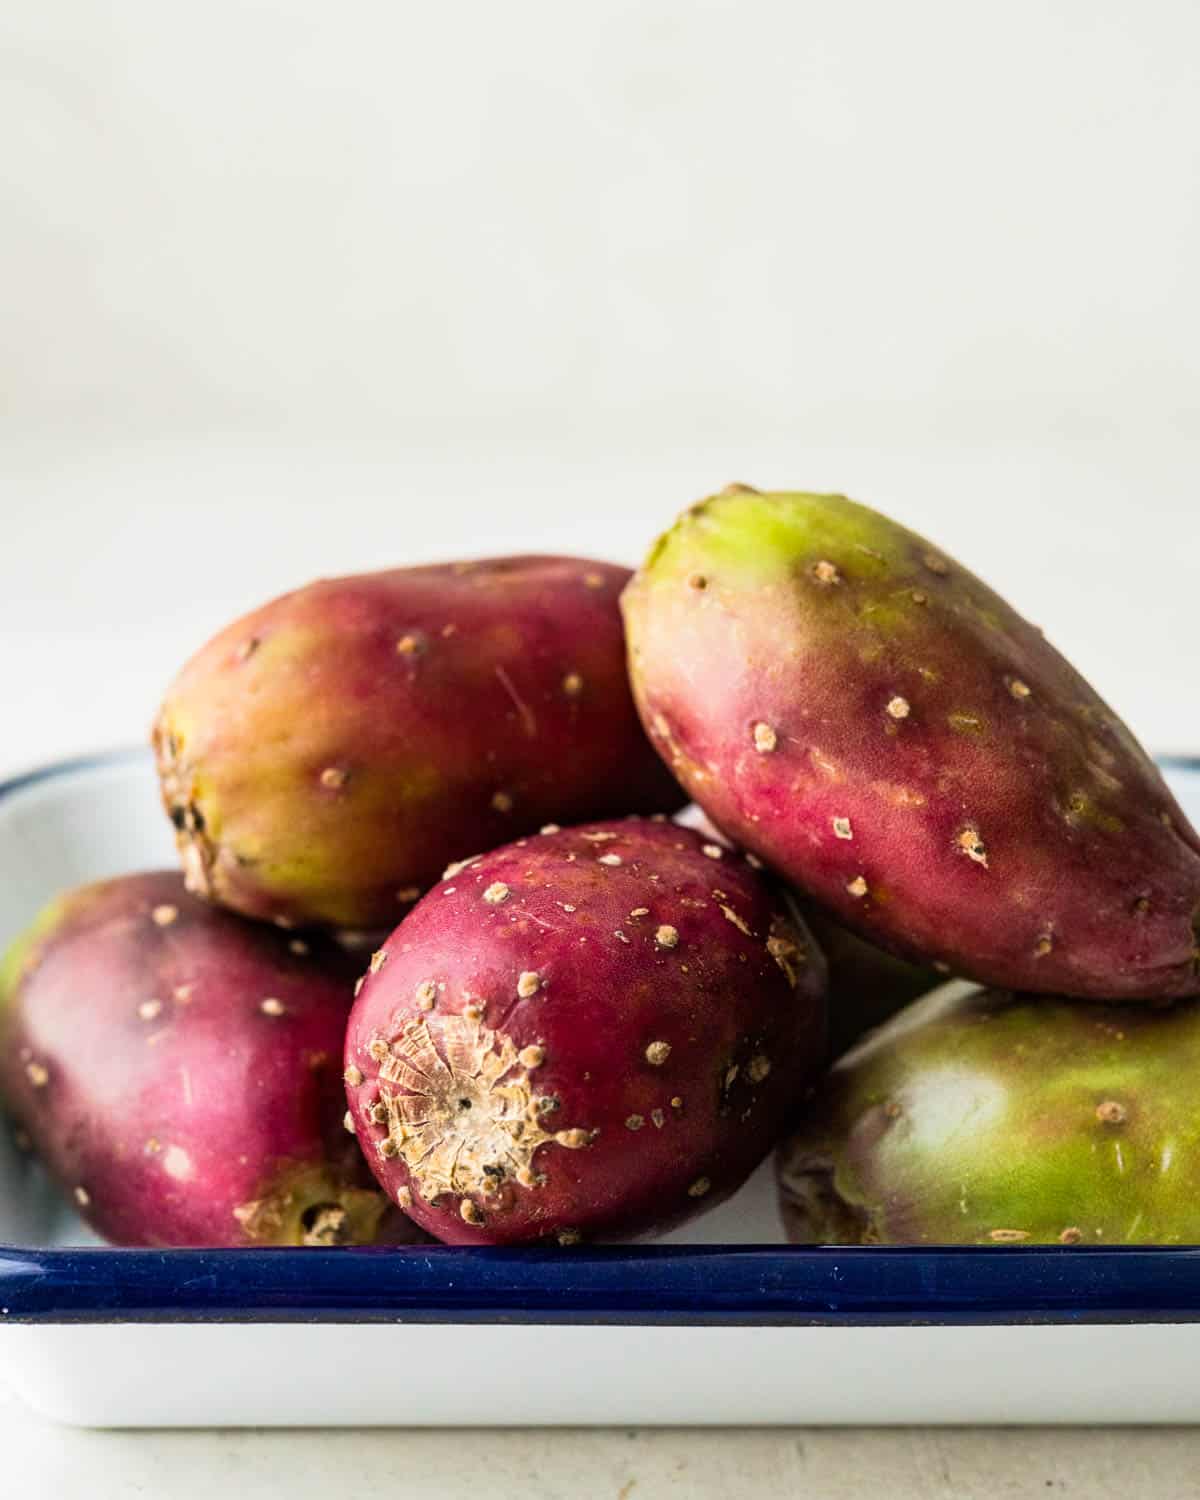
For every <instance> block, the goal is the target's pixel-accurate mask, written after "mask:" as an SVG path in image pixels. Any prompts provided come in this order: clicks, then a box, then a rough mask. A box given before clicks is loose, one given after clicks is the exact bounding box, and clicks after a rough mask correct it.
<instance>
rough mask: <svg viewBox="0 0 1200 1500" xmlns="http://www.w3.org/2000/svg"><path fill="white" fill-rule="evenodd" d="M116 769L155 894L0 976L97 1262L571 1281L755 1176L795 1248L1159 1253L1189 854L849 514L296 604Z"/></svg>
mask: <svg viewBox="0 0 1200 1500" xmlns="http://www.w3.org/2000/svg"><path fill="white" fill-rule="evenodd" d="M154 744H155V749H156V753H157V758H158V766H159V773H160V778H161V784H162V792H163V800H164V805H165V808H166V811H167V814H168V815H169V816H170V818H171V820H172V822H173V824H174V827H175V830H176V838H177V842H178V847H179V851H180V855H181V860H182V866H183V872H182V875H180V874H177V873H174V872H156V873H150V874H144V875H137V876H131V877H126V878H122V879H116V880H110V881H107V882H104V883H102V884H99V885H93V886H89V887H86V888H84V889H81V890H77V891H73V892H70V893H68V894H66V895H64V896H62V897H61V898H60V899H59V900H57V901H56V902H54V903H53V904H52V905H51V906H50V907H49V909H48V910H47V911H45V912H44V913H43V914H42V916H41V917H40V918H39V919H38V921H37V922H36V924H35V925H34V927H33V928H32V929H31V930H30V931H29V932H28V933H26V934H25V935H24V936H23V937H22V938H21V939H20V940H19V941H18V942H17V943H16V944H15V946H14V947H13V948H12V949H11V950H10V951H9V953H8V955H7V957H6V959H5V960H4V966H3V969H2V970H0V1091H2V1092H3V1097H4V1101H5V1105H6V1107H7V1109H8V1111H9V1112H10V1113H11V1115H12V1116H13V1117H14V1119H15V1123H16V1128H17V1130H18V1132H19V1133H20V1134H21V1135H22V1136H23V1137H24V1138H25V1139H27V1140H28V1142H29V1143H30V1144H31V1146H32V1147H33V1148H34V1149H35V1150H36V1151H37V1152H38V1153H39V1154H40V1156H41V1157H42V1159H43V1161H44V1162H45V1163H46V1165H47V1167H48V1168H49V1170H50V1172H51V1173H52V1174H53V1175H54V1177H55V1178H56V1179H57V1180H58V1181H59V1182H60V1183H61V1184H62V1185H63V1187H64V1189H65V1190H66V1191H67V1192H68V1193H69V1194H71V1195H72V1197H73V1198H74V1201H75V1202H76V1204H77V1205H78V1207H79V1210H80V1212H81V1214H82V1215H83V1217H84V1218H85V1219H86V1220H87V1221H88V1222H89V1223H90V1224H91V1225H92V1226H93V1227H94V1228H95V1229H96V1230H97V1231H98V1232H99V1233H100V1234H102V1235H104V1236H106V1237H107V1238H108V1239H109V1240H111V1241H113V1242H115V1243H118V1244H124V1245H156V1246H167V1245H214V1246H215V1245H224V1246H238V1245H279V1244H289V1245H292V1244H310V1245H345V1244H363V1243H389V1244H400V1243H404V1242H405V1241H413V1240H419V1239H423V1238H424V1237H426V1236H433V1237H435V1238H437V1239H439V1240H443V1241H446V1242H449V1243H454V1244H530V1243H549V1244H559V1245H563V1246H570V1245H574V1244H578V1243H580V1242H585V1243H586V1242H592V1243H594V1242H597V1241H611V1240H620V1239H626V1238H630V1237H633V1236H638V1235H647V1234H653V1233H658V1232H662V1231H663V1230H665V1229H668V1228H671V1227H673V1226H676V1225H678V1224H680V1223H681V1222H682V1221H684V1220H685V1219H688V1218H690V1217H691V1216H693V1215H695V1214H698V1213H700V1212H703V1211H704V1210H705V1209H707V1208H709V1207H711V1206H712V1205H713V1204H715V1203H717V1202H719V1201H720V1200H721V1199H723V1198H725V1197H727V1196H728V1195H729V1194H731V1193H732V1192H733V1191H735V1190H736V1189H737V1188H738V1187H739V1186H740V1185H741V1184H742V1183H743V1182H744V1181H745V1179H746V1178H747V1177H748V1175H749V1174H750V1173H751V1172H752V1171H753V1170H754V1168H755V1167H756V1166H757V1165H758V1164H759V1163H760V1162H761V1161H762V1160H763V1159H764V1158H765V1157H766V1156H767V1155H768V1153H769V1152H770V1151H771V1150H772V1149H774V1148H776V1147H778V1149H779V1155H778V1163H779V1181H780V1190H781V1205H782V1211H783V1216H784V1221H785V1224H786V1226H787V1229H788V1233H789V1236H790V1237H791V1238H792V1239H794V1240H796V1241H799V1242H811V1241H820V1240H825V1241H834V1242H852V1243H881V1244H895V1243H909V1242H912V1243H936V1242H942V1243H978V1244H1005V1243H1012V1242H1022V1241H1024V1242H1062V1243H1066V1244H1073V1243H1079V1242H1088V1243H1096V1242H1100V1243H1104V1244H1112V1243H1122V1242H1149V1241H1158V1242H1172V1241H1174V1242H1178V1241H1181V1240H1192V1239H1195V1240H1200V1207H1197V1206H1196V1200H1194V1199H1193V1197H1192V1188H1193V1187H1194V1186H1195V1184H1196V1182H1197V1180H1198V1172H1197V1164H1198V1155H1197V1152H1198V1148H1200V1109H1197V1108H1196V1103H1195V1101H1196V1098H1197V1093H1196V1087H1195V1085H1194V1082H1193V1074H1192V1071H1191V1070H1192V1064H1193V1061H1195V1062H1196V1064H1197V1066H1198V1068H1200V1005H1198V1003H1197V1002H1196V1001H1195V1000H1194V999H1189V998H1188V997H1193V996H1196V995H1197V994H1200V957H1198V952H1197V950H1198V947H1200V937H1198V932H1200V838H1198V837H1197V835H1196V833H1195V832H1194V831H1193V830H1192V828H1191V827H1190V826H1189V824H1188V822H1187V820H1186V818H1185V817H1184V815H1183V813H1182V812H1181V811H1180V809H1179V807H1178V806H1177V805H1176V803H1175V802H1174V800H1173V799H1172V797H1171V795H1170V793H1169V791H1168V790H1167V788H1166V786H1165V784H1164V782H1163V780H1162V778H1161V776H1160V775H1159V773H1158V771H1157V770H1156V768H1155V766H1154V765H1153V764H1152V762H1151V761H1150V759H1149V757H1148V756H1147V755H1146V753H1145V752H1144V751H1143V750H1142V749H1141V747H1140V746H1139V745H1138V743H1137V741H1136V740H1135V739H1134V738H1133V736H1132V735H1131V734H1130V732H1129V731H1128V730H1127V729H1126V728H1125V726H1124V725H1123V724H1122V723H1121V722H1120V721H1119V720H1118V719H1117V718H1116V717H1115V715H1114V714H1113V713H1112V712H1111V710H1110V709H1108V708H1107V707H1106V705H1105V704H1104V703H1103V702H1102V701H1101V700H1100V699H1099V698H1098V697H1097V695H1096V694H1095V693H1094V692H1093V691H1092V690H1091V689H1090V688H1089V687H1088V685H1087V684H1086V683H1085V682H1084V681H1083V680H1082V679H1081V678H1080V677H1079V676H1078V674H1077V673H1076V672H1075V671H1074V670H1073V669H1072V668H1071V667H1070V666H1069V665H1068V664H1067V662H1065V661H1064V660H1063V658H1062V657H1061V656H1059V655H1058V653H1057V652H1056V651H1055V650H1054V649H1053V648H1052V647H1051V646H1050V645H1048V644H1047V642H1046V641H1045V640H1044V639H1043V637H1042V635H1041V633H1040V631H1038V630H1037V629H1035V628H1034V627H1033V626H1031V625H1029V624H1027V623H1026V622H1025V621H1024V620H1023V619H1021V618H1020V616H1018V615H1017V614H1016V613H1015V612H1014V611H1013V610H1012V609H1011V608H1010V607H1009V606H1008V605H1007V604H1005V603H1004V601H1003V600H1001V599H999V598H998V597H997V596H996V595H995V594H994V593H992V592H991V591H990V590H989V589H988V588H987V587H986V586H985V585H984V584H982V583H981V582H980V581H979V580H978V579H977V578H975V577H973V576H972V575H971V574H970V573H968V572H967V571H966V570H965V569H964V568H962V567H960V566H959V565H958V564H957V563H955V562H953V561H952V560H950V559H949V558H947V557H946V556H944V555H943V554H942V553H941V552H939V551H937V550H935V549H934V548H932V547H931V546H930V545H929V544H928V543H927V542H924V541H922V540H921V538H920V537H917V536H915V535H913V534H912V533H911V532H908V531H906V530H904V529H903V528H902V527H900V526H898V525H896V524H894V523H893V522H891V521H889V520H887V519H886V518H884V517H882V516H880V515H878V514H876V513H875V512H873V511H870V510H867V509H865V508H864V507H862V506H859V505H856V504H853V503H852V502H850V501H848V500H846V499H843V498H842V497H840V496H828V495H810V494H791V493H788V494H760V493H758V492H757V491H755V490H752V489H749V488H747V487H746V486H744V485H733V486H730V487H729V488H728V489H726V490H723V491H722V492H721V493H720V494H718V495H715V496H713V497H712V498H710V499H708V500H705V501H703V502H701V503H700V504H698V505H695V506H693V507H692V508H691V509H690V510H688V511H687V512H686V513H685V514H684V515H683V516H682V517H681V518H680V520H679V521H678V523H677V524H676V525H675V527H674V528H673V529H672V530H671V531H669V532H668V533H667V534H666V535H665V536H663V537H661V538H660V539H659V540H658V542H657V543H656V544H655V545H654V547H653V549H652V550H651V552H650V555H649V557H648V558H647V560H646V562H645V564H644V565H643V567H642V568H641V570H640V571H639V572H638V573H637V574H636V575H635V576H633V577H632V578H630V577H629V575H628V574H627V573H626V572H625V571H624V570H622V569H620V568H616V567H612V566H608V565H605V564H601V563H594V562H590V561H581V560H578V559H569V558H546V557H513V558H503V559H498V560H494V561H484V562H475V563H456V564H451V565H447V566H442V567H420V568H410V569H401V570H396V571H391V572H385V573H378V574H373V575H369V576H363V577H354V578H343V579H337V580H333V581H327V582H322V583H318V584H315V585H313V586H312V587H309V588H306V589H302V590H300V591H299V592H297V593H293V594H289V595H287V596H286V597H284V598H281V599H278V600H276V601H274V602H273V603H271V604H268V605H266V606H265V607H264V608H262V609H260V610H259V611H257V612H256V613H255V614H252V615H250V616H248V617H246V618H245V619H242V620H239V621H237V622H236V623H235V624H233V625H231V626H230V627H229V628H228V629H226V630H225V631H224V632H222V633H221V634H220V635H218V636H217V637H216V638H215V639H214V640H213V641H211V642H210V643H209V644H208V645H207V646H206V647H204V649H203V650H201V651H200V652H199V654H198V655H196V656H195V657H194V658H193V659H192V660H191V661H190V662H189V663H188V664H187V665H186V666H185V667H184V668H183V670H182V672H181V673H180V675H179V676H178V678H177V679H176V681H175V683H174V684H173V686H172V687H171V689H170V690H169V692H168V695H167V698H166V701H165V703H164V705H163V707H162V709H161V711H160V713H159V716H158V718H157V721H156V724H155V729H154ZM689 800H690V801H692V802H693V803H694V804H696V809H698V810H693V811H692V812H690V813H689V814H687V815H685V817H684V818H683V820H682V821H680V820H679V819H678V817H677V815H678V814H680V812H681V810H682V809H683V807H684V804H685V803H687V802H688V801H689ZM364 969H365V973H364V972H363V970H364ZM950 977H955V978H959V979H966V980H971V981H975V982H976V985H977V986H986V988H978V987H975V988H972V987H969V986H963V985H957V986H953V987H950V988H946V984H945V982H946V980H947V979H948V978H950ZM939 987H940V988H939ZM927 991H933V993H932V994H928V995H927V996H926V998H924V999H919V998H917V997H919V996H921V995H924V994H925V993H926V992H927ZM910 1002H915V1003H910ZM889 1017H891V1018H892V1019H890V1020H889ZM881 1023H882V1024H881ZM870 1028H879V1029H870ZM864 1032H867V1033H868V1034H867V1035H866V1038H865V1040H859V1038H860V1037H861V1036H862V1034H863V1033H864ZM855 1043H857V1045H854V1044H855ZM847 1048H849V1049H850V1050H848V1051H847V1050H846V1049H847ZM831 1057H834V1058H839V1059H840V1060H838V1061H837V1062H836V1063H835V1064H834V1066H833V1067H832V1068H830V1067H829V1062H830V1058H831ZM1197 1076H1200V1073H1198V1075H1197Z"/></svg>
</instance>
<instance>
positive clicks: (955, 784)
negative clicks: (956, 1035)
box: [623, 486, 1200, 1000]
mask: <svg viewBox="0 0 1200 1500" xmlns="http://www.w3.org/2000/svg"><path fill="white" fill-rule="evenodd" d="M623 608H624V612H625V623H626V630H627V632H628V637H629V647H630V654H631V672H632V678H633V683H634V692H635V696H636V698H637V702H638V706H639V709H640V711H641V714H642V718H643V722H644V723H645V725H646V727H647V729H648V731H649V733H650V735H651V737H652V738H653V740H654V742H655V744H656V745H657V746H658V748H659V750H660V752H661V753H662V755H663V757H664V759H665V760H666V761H667V763H668V764H669V765H670V766H671V768H672V769H673V770H674V772H675V774H676V776H677V777H678V778H679V779H680V781H681V782H682V783H683V785H684V786H685V788H686V789H687V790H688V791H689V792H690V793H691V795H692V796H693V797H694V798H695V800H696V801H697V802H699V803H700V804H701V806H702V807H703V808H704V809H705V811H706V812H707V813H708V814H709V815H710V816H711V817H712V818H713V820H714V821H715V822H716V823H717V824H718V825H719V826H720V827H721V828H723V829H725V831H726V832H727V833H728V834H729V835H730V836H731V837H733V838H735V839H736V840H737V841H738V842H739V843H741V844H744V845H745V846H746V847H747V848H748V849H750V850H752V851H754V853H755V854H757V855H759V856H760V857H761V858H763V859H764V860H766V862H767V863H768V864H770V865H772V866H774V867H775V868H776V869H777V870H778V871H780V872H781V873H782V874H783V875H785V876H787V877H788V878H789V879H791V880H793V881H794V882H795V883H796V884H797V885H799V886H801V887H802V888H803V889H804V890H805V891H806V892H807V893H808V894H809V895H811V896H812V897H813V898H814V899H815V900H817V901H819V902H820V903H821V905H822V906H824V907H825V908H826V909H827V910H828V911H829V912H830V913H831V914H832V915H833V916H835V917H836V918H837V920H838V921H839V922H842V923H844V924H845V925H847V926H849V927H852V928H854V929H855V930H856V931H857V932H859V933H860V934H861V935H862V936H864V937H865V938H867V939H868V940H869V941H871V942H873V943H876V944H878V945H880V946H882V947H885V948H889V949H891V950H893V951H895V952H897V953H899V954H901V955H902V956H905V957H910V958H916V959H919V960H921V961H937V962H940V963H942V964H944V965H946V966H947V967H948V968H949V969H950V970H951V971H953V972H954V973H956V974H964V975H967V976H969V977H971V978H973V979H978V980H981V981H983V982H986V983H990V984H996V985H1002V986H1011V987H1012V988H1015V989H1021V990H1027V991H1037V992H1041V993H1060V994H1066V995H1074V996H1080V997H1083V998H1098V999H1114V1000H1121V999H1153V998H1174V997H1177V996H1182V995H1190V994H1195V993H1196V992H1197V991H1200V964H1198V961H1197V924H1198V920H1200V917H1198V913H1200V837H1198V836H1197V834H1196V833H1195V831H1194V830H1193V829H1192V828H1191V827H1190V825H1189V824H1188V822H1187V819H1186V817H1185V816H1184V814H1183V813H1182V812H1181V811H1180V809H1179V807H1178V805H1177V804H1176V802H1175V800H1174V798H1173V797H1172V796H1171V794H1170V792H1169V791H1168V790H1167V788H1166V785H1165V784H1164V782H1163V780H1162V777H1161V776H1160V775H1159V773H1158V771H1157V769H1156V768H1155V766H1154V765H1153V763H1152V762H1151V760H1150V759H1149V757H1148V756H1147V755H1146V753H1145V751H1144V750H1143V749H1142V748H1141V747H1140V745H1139V744H1138V743H1137V741H1136V740H1135V739H1134V738H1133V736H1132V735H1131V734H1130V732H1129V731H1128V729H1126V728H1125V726H1124V725H1123V724H1122V723H1121V722H1120V720H1119V719H1117V717H1116V716H1115V714H1113V713H1112V711H1111V710H1110V709H1109V708H1108V707H1107V706H1106V705H1105V704H1104V703H1103V702H1102V701H1101V699H1100V698H1099V697H1098V696H1097V695H1096V693H1095V692H1094V691H1093V690H1092V689H1091V688H1090V687H1089V686H1088V685H1087V683H1086V682H1084V681H1083V679H1082V678H1081V677H1080V676H1079V675H1078V673H1077V672H1075V670H1074V669H1073V668H1072V667H1071V666H1070V665H1069V664H1068V663H1067V662H1066V661H1065V660H1064V659H1063V658H1062V657H1061V656H1060V655H1059V654H1058V652H1057V651H1055V650H1054V649H1053V647H1051V646H1050V645H1048V644H1047V642H1046V641H1045V640H1044V638H1043V637H1042V635H1041V633H1040V632H1039V631H1038V630H1036V629H1035V628H1034V627H1033V626H1031V625H1029V624H1027V623H1026V622H1025V621H1024V620H1023V619H1021V617H1020V616H1019V615H1018V614H1016V612H1015V611H1014V610H1012V609H1011V608H1010V607H1009V606H1008V605H1007V604H1005V602H1004V601H1003V600H1002V599H1000V598H998V597H997V595H996V594H994V593H993V592H992V591H991V590H990V589H988V588H987V587H986V586H985V585H984V584H983V583H981V582H980V581H979V580H978V579H977V578H975V577H973V576H972V575H971V574H970V573H968V572H967V571H966V570H965V569H964V568H962V567H960V566H959V565H958V564H957V563H954V562H951V561H950V560H949V559H948V558H946V557H944V556H943V555H942V554H941V553H939V552H937V551H935V550H934V549H933V548H932V547H931V546H930V545H929V543H927V542H925V541H923V540H922V539H921V538H920V537H918V536H915V535H914V534H913V533H912V532H910V531H906V530H905V529H904V528H903V527H901V526H898V525H896V524H895V523H894V522H892V521H889V520H887V519H886V518H885V517H883V516H881V515H878V514H877V513H876V512H874V511H871V510H868V509H866V508H865V507H864V506H861V505H856V504H854V503H853V502H852V501H850V500H847V499H845V498H843V497H842V496H840V495H809V494H758V493H757V492H755V491H752V490H747V489H746V488H745V486H735V487H733V488H732V489H731V490H730V491H727V492H723V493H722V494H720V495H716V496H714V497H713V498H711V499H709V500H705V501H702V502H701V503H700V504H699V505H696V506H694V507H693V508H692V509H691V510H689V511H688V512H687V513H686V514H685V515H684V516H683V517H682V518H681V519H680V521H679V522H678V523H677V525H676V526H675V527H674V529H673V530H672V531H670V532H668V533H667V534H666V535H665V536H663V537H662V538H661V539H660V540H659V542H658V544H657V545H656V546H655V548H654V549H653V551H652V552H651V554H650V557H649V558H648V560H647V562H646V564H645V566H644V567H643V568H642V570H641V572H640V573H639V574H638V575H637V577H636V578H635V579H634V581H633V582H632V583H631V584H630V586H629V587H628V589H627V590H626V592H625V595H624V599H623Z"/></svg>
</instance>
